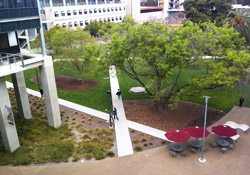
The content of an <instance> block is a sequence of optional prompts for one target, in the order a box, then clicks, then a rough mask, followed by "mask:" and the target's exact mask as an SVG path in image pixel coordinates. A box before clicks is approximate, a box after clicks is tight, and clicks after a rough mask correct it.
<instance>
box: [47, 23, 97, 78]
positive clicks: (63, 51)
mask: <svg viewBox="0 0 250 175" xmlns="http://www.w3.org/2000/svg"><path fill="white" fill-rule="evenodd" d="M51 47H52V49H53V51H54V59H61V63H63V65H66V66H67V65H68V64H72V65H73V66H74V68H75V70H76V71H77V72H78V73H79V74H80V75H81V78H82V83H84V77H83V74H84V70H85V67H86V66H88V65H89V64H92V63H95V61H94V59H95V55H97V54H98V52H99V49H96V47H97V46H95V39H94V38H92V37H91V36H90V34H89V33H88V32H85V31H83V30H82V29H81V28H77V29H76V30H73V29H69V28H61V29H60V30H58V31H57V32H56V33H54V35H53V36H52V38H51Z"/></svg>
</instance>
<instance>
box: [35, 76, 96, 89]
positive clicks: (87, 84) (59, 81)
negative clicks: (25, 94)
mask: <svg viewBox="0 0 250 175" xmlns="http://www.w3.org/2000/svg"><path fill="white" fill-rule="evenodd" d="M55 79H56V86H57V88H59V89H63V90H69V91H81V90H88V89H92V88H95V87H96V86H98V85H99V83H98V82H96V81H89V80H85V81H84V83H83V84H82V80H81V79H80V78H75V77H70V76H66V75H55ZM30 80H31V81H33V82H36V83H37V78H36V77H33V78H31V79H30ZM39 81H40V82H41V80H40V77H39Z"/></svg>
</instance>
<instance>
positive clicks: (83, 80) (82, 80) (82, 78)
mask: <svg viewBox="0 0 250 175" xmlns="http://www.w3.org/2000/svg"><path fill="white" fill-rule="evenodd" d="M81 79H82V85H83V84H84V78H83V75H81Z"/></svg>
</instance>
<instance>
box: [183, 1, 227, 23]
mask: <svg viewBox="0 0 250 175" xmlns="http://www.w3.org/2000/svg"><path fill="white" fill-rule="evenodd" d="M183 6H184V9H185V14H186V18H187V19H189V20H191V21H192V22H194V23H202V22H213V23H216V25H217V26H221V25H222V22H223V20H224V19H225V18H226V16H227V14H228V13H229V11H230V10H231V4H230V3H227V1H226V0H185V1H184V3H183Z"/></svg>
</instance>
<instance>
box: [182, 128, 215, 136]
mask: <svg viewBox="0 0 250 175" xmlns="http://www.w3.org/2000/svg"><path fill="white" fill-rule="evenodd" d="M203 130H204V128H203V127H199V126H189V127H187V128H185V129H184V131H187V132H188V133H189V134H190V135H191V136H192V137H195V138H201V137H203ZM209 134H210V132H208V130H207V128H206V129H205V137H207V136H208V135H209Z"/></svg>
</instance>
